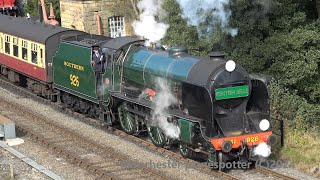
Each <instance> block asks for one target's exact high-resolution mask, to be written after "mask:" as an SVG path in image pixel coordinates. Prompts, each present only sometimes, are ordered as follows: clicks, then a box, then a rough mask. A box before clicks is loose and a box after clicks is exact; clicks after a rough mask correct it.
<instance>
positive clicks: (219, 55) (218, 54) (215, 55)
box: [209, 51, 225, 61]
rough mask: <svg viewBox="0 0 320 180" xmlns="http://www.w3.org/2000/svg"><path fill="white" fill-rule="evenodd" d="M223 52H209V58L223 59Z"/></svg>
mask: <svg viewBox="0 0 320 180" xmlns="http://www.w3.org/2000/svg"><path fill="white" fill-rule="evenodd" d="M224 56H225V54H224V52H222V51H212V52H210V53H209V59H210V60H212V61H218V60H224Z"/></svg>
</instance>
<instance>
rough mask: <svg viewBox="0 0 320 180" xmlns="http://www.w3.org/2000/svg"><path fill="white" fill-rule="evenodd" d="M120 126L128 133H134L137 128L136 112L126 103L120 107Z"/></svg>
mask: <svg viewBox="0 0 320 180" xmlns="http://www.w3.org/2000/svg"><path fill="white" fill-rule="evenodd" d="M118 113H119V120H120V126H121V128H122V129H123V131H124V132H125V133H127V134H133V133H134V132H135V130H136V123H135V118H134V114H133V113H131V112H129V111H128V110H127V106H126V105H125V104H123V105H121V106H120V107H119V108H118Z"/></svg>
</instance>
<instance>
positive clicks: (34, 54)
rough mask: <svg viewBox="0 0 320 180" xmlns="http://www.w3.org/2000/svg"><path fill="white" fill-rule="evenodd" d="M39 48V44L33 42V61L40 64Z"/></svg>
mask: <svg viewBox="0 0 320 180" xmlns="http://www.w3.org/2000/svg"><path fill="white" fill-rule="evenodd" d="M37 50H38V48H37V45H36V44H34V43H31V61H32V63H34V64H38V51H37Z"/></svg>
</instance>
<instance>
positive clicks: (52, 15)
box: [49, 3, 56, 19]
mask: <svg viewBox="0 0 320 180" xmlns="http://www.w3.org/2000/svg"><path fill="white" fill-rule="evenodd" d="M49 19H56V16H55V15H54V12H53V7H52V3H50V15H49Z"/></svg>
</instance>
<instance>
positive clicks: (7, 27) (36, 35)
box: [0, 14, 76, 44]
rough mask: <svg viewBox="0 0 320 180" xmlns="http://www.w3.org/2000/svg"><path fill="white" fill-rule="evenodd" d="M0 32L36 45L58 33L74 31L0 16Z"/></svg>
mask: <svg viewBox="0 0 320 180" xmlns="http://www.w3.org/2000/svg"><path fill="white" fill-rule="evenodd" d="M0 23H1V25H0V32H2V33H6V34H10V35H13V36H17V37H21V38H24V39H27V40H31V41H35V42H38V43H43V44H45V43H46V40H47V39H48V38H49V37H51V36H53V35H55V34H57V33H60V32H65V31H76V30H72V29H67V28H63V27H60V26H52V25H48V24H43V23H39V22H35V21H32V20H28V19H24V18H18V17H12V16H7V15H2V14H0Z"/></svg>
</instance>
